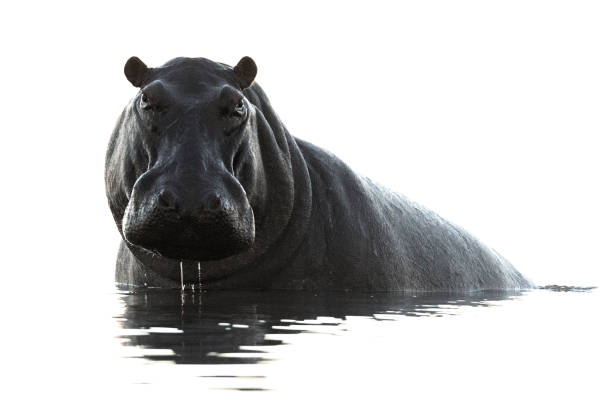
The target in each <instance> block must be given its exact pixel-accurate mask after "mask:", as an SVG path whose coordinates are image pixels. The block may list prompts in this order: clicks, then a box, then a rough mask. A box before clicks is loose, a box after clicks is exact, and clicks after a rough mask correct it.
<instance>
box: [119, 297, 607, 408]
mask: <svg viewBox="0 0 612 408" xmlns="http://www.w3.org/2000/svg"><path fill="white" fill-rule="evenodd" d="M600 295H601V293H600V292H598V291H597V290H595V291H591V290H579V288H567V287H559V286H556V287H554V286H553V287H548V288H546V289H538V290H533V291H524V292H476V293H470V294H431V293H429V294H409V293H408V294H380V293H376V294H361V293H344V292H331V293H304V292H273V291H272V292H270V291H262V292H232V291H227V292H210V291H209V292H207V291H186V292H181V291H178V290H156V289H142V290H136V291H120V292H118V293H116V294H115V295H114V299H115V301H116V302H117V304H118V306H119V313H118V314H116V315H115V317H114V320H115V322H116V325H117V331H116V337H117V339H118V340H119V342H120V349H121V352H120V354H121V359H122V361H123V362H124V364H123V365H122V370H121V375H120V376H119V378H120V381H121V382H122V383H124V384H132V385H133V386H136V385H137V386H140V387H144V388H143V389H146V390H151V391H153V390H157V391H158V390H159V389H160V388H159V387H169V386H171V387H178V389H186V388H188V389H190V390H198V391H197V392H198V393H202V395H208V396H209V397H210V396H211V395H216V396H217V397H218V396H220V395H222V397H220V398H222V400H223V401H238V400H241V399H245V398H247V400H248V401H249V403H253V402H254V401H262V402H263V403H268V402H271V401H277V402H278V401H285V399H286V398H291V399H292V400H295V401H296V402H302V403H304V404H306V402H307V401H308V402H309V403H313V404H314V403H324V404H332V402H334V403H346V402H347V401H353V402H356V401H360V402H364V401H366V400H371V401H376V400H378V399H380V398H382V397H384V398H385V399H386V398H389V399H390V401H396V402H398V401H404V400H412V401H415V402H416V401H420V405H422V402H423V401H429V403H430V404H429V405H431V406H436V405H438V404H442V403H444V404H448V403H452V404H453V405H454V406H463V405H465V406H468V405H469V406H488V404H493V401H494V402H495V405H502V406H516V405H517V403H518V402H517V401H519V400H520V398H521V395H523V396H529V398H532V399H533V398H535V399H538V400H540V401H541V402H544V401H548V402H551V401H557V400H558V401H561V400H563V401H564V402H567V401H573V400H575V401H576V403H579V402H581V403H584V401H591V402H592V403H593V404H595V405H593V406H597V405H598V404H600V403H603V401H602V400H601V398H600V396H599V395H600V394H599V392H600V391H601V390H603V389H604V388H603V384H604V380H603V377H602V376H600V375H599V374H598V373H597V370H598V369H599V368H603V367H604V361H606V359H609V352H607V346H605V347H604V344H607V343H606V341H609V340H610V337H609V335H608V334H607V330H604V326H603V321H602V320H600V318H601V309H600V307H601V304H600V303H598V302H600V300H601V296H600ZM606 382H607V381H606ZM179 394H181V395H180V396H181V398H183V399H185V398H186V399H187V400H189V398H188V397H187V396H186V395H183V393H180V392H179ZM247 395H248V397H247ZM178 397H179V396H178V395H177V398H178ZM296 398H297V400H296ZM425 405H428V404H425ZM519 405H520V404H519Z"/></svg>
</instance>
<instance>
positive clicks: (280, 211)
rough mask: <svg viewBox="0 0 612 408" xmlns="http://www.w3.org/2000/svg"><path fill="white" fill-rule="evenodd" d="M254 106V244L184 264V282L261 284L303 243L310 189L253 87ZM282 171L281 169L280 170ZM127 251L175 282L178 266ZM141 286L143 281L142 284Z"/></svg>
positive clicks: (301, 164)
mask: <svg viewBox="0 0 612 408" xmlns="http://www.w3.org/2000/svg"><path fill="white" fill-rule="evenodd" d="M248 91H249V92H248V93H247V97H248V99H249V101H250V102H251V103H252V104H253V105H255V106H256V108H257V122H258V138H259V140H258V142H259V146H260V149H261V156H262V162H263V163H264V165H265V168H264V175H263V177H265V185H266V191H265V196H266V197H265V200H264V201H265V204H264V206H263V208H262V209H261V210H260V211H261V212H263V213H264V214H263V215H262V216H259V217H257V218H258V219H260V223H259V225H256V232H255V233H256V238H255V244H254V245H253V247H252V248H251V249H249V250H248V251H246V252H244V253H241V254H237V255H235V256H232V257H229V258H225V259H221V260H218V261H206V262H200V263H199V265H198V263H197V262H193V261H190V262H184V263H183V279H184V281H185V282H189V283H197V282H201V283H203V284H204V285H206V286H207V287H226V286H243V285H244V286H249V287H257V286H260V285H261V286H267V285H266V281H268V280H269V279H271V278H273V276H272V275H273V274H274V273H277V272H278V271H279V270H281V269H282V267H283V266H284V265H285V264H287V263H288V261H289V260H291V259H292V258H293V256H294V253H295V251H296V250H297V248H298V246H299V245H300V244H301V242H302V241H303V239H304V236H305V233H306V229H307V226H308V224H309V220H310V215H311V206H312V190H311V184H310V177H309V173H308V167H307V165H306V161H305V159H304V157H303V155H302V153H301V151H300V149H299V147H298V145H297V143H296V141H295V139H294V138H293V136H291V135H290V134H289V132H288V131H287V130H286V128H285V127H284V125H283V124H282V123H281V121H280V120H279V119H278V117H277V116H276V113H275V112H274V110H273V109H272V108H271V106H270V104H269V102H268V100H267V98H266V96H265V94H264V93H263V91H262V90H261V89H260V88H259V87H258V86H257V85H254V86H253V87H252V89H249V90H248ZM281 170H284V171H281ZM128 247H129V248H130V250H131V252H132V253H133V254H134V255H135V256H136V258H138V260H139V261H140V262H141V263H142V264H144V265H145V266H146V267H148V269H150V270H152V272H154V273H156V274H159V275H161V276H162V277H164V278H168V279H171V280H172V281H175V282H177V283H178V282H180V276H181V275H180V274H181V263H180V261H179V260H175V259H170V258H166V257H163V256H161V255H153V254H151V253H149V252H145V251H143V250H141V249H139V248H137V247H133V246H131V245H129V244H128ZM143 283H144V282H143Z"/></svg>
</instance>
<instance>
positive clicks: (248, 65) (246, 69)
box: [234, 57, 257, 89]
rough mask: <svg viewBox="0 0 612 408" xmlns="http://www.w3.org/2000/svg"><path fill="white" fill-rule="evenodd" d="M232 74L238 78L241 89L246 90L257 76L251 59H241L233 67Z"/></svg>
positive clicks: (255, 66)
mask: <svg viewBox="0 0 612 408" xmlns="http://www.w3.org/2000/svg"><path fill="white" fill-rule="evenodd" d="M234 74H236V78H238V83H239V84H240V87H241V88H242V89H246V88H248V87H249V86H251V85H252V84H253V81H254V80H255V75H257V65H255V61H253V59H252V58H251V57H242V59H241V60H240V61H238V64H236V66H235V67H234Z"/></svg>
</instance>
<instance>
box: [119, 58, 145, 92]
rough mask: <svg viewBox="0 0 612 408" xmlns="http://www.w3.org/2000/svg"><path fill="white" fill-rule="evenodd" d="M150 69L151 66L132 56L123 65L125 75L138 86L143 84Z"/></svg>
mask: <svg viewBox="0 0 612 408" xmlns="http://www.w3.org/2000/svg"><path fill="white" fill-rule="evenodd" d="M148 70H149V68H147V66H146V65H145V63H144V62H142V61H141V60H140V58H138V57H132V58H130V59H129V60H127V62H126V63H125V67H123V72H124V73H125V77H126V78H127V79H128V81H130V82H131V83H132V85H134V86H135V87H137V88H140V87H141V86H142V84H143V82H144V79H145V75H146V74H147V71H148Z"/></svg>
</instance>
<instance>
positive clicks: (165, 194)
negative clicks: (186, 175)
mask: <svg viewBox="0 0 612 408" xmlns="http://www.w3.org/2000/svg"><path fill="white" fill-rule="evenodd" d="M158 201H159V206H160V207H163V208H168V209H173V210H176V209H177V205H176V197H175V196H174V194H172V193H171V192H170V191H168V190H161V191H160V192H159V196H158Z"/></svg>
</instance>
